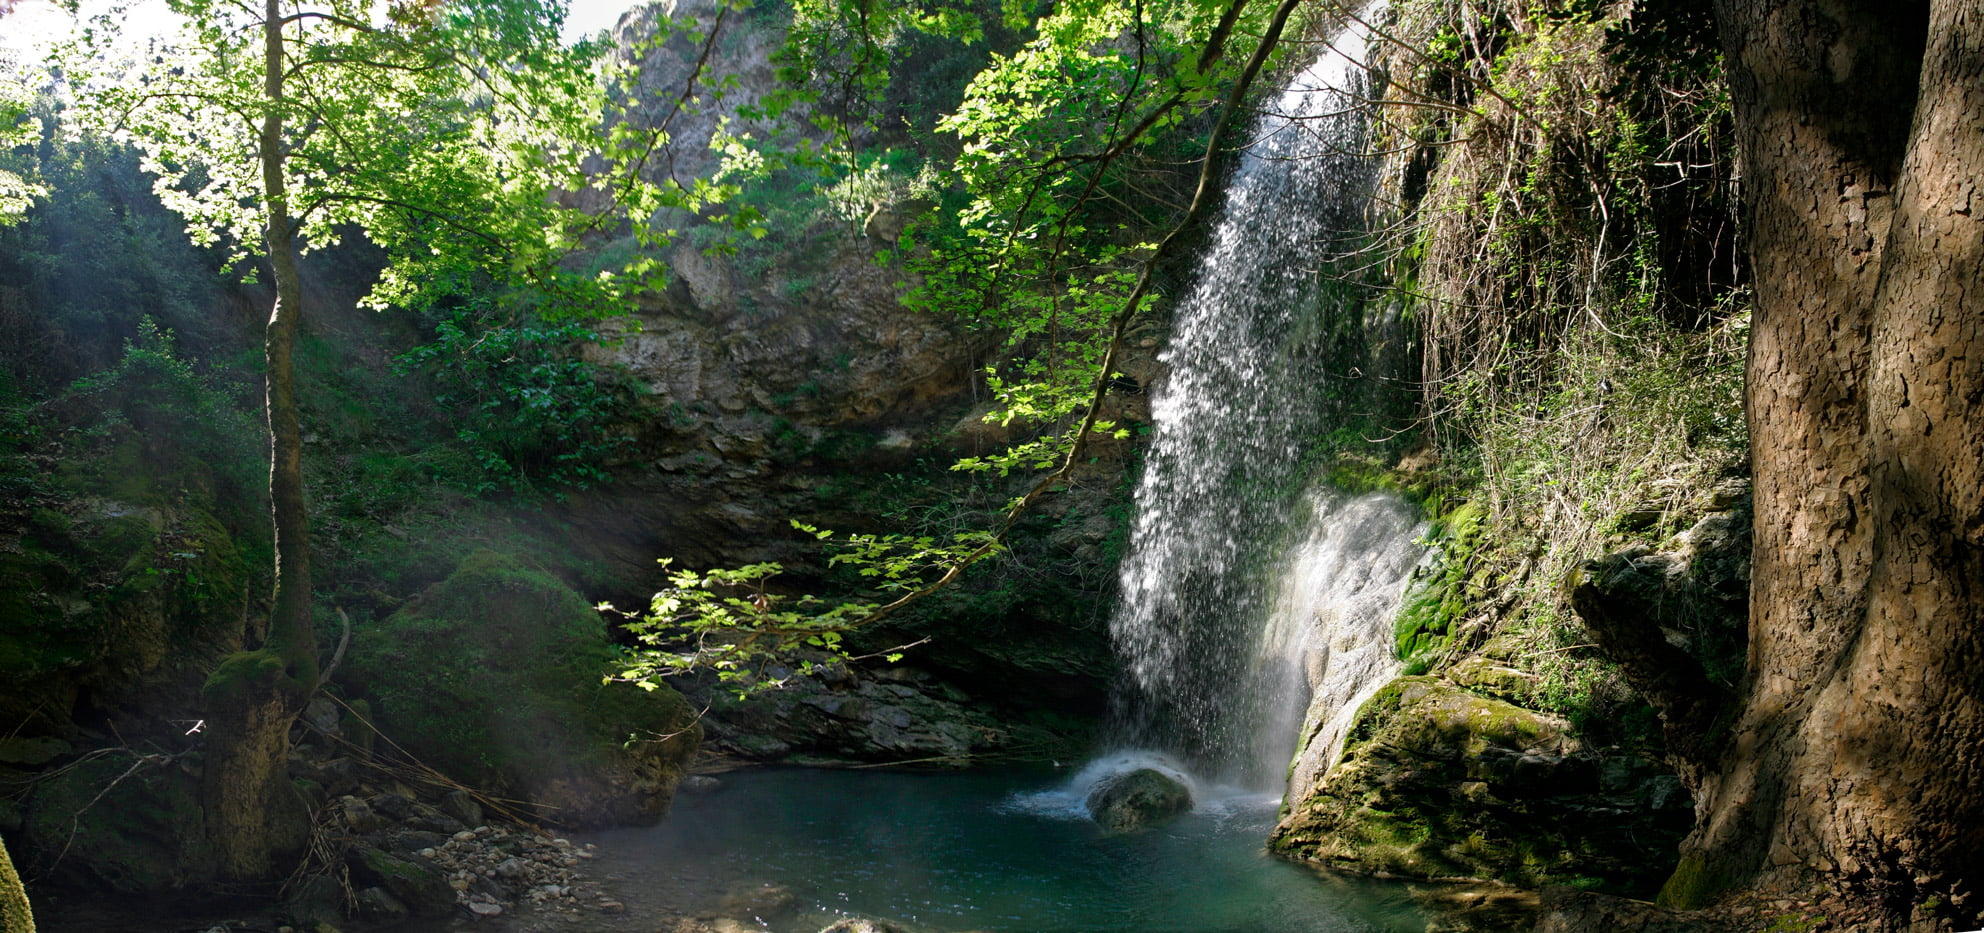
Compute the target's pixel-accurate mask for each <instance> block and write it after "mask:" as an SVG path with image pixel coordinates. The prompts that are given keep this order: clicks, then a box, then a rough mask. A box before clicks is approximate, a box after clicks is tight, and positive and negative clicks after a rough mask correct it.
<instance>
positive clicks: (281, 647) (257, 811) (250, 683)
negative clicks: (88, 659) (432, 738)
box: [202, 0, 318, 878]
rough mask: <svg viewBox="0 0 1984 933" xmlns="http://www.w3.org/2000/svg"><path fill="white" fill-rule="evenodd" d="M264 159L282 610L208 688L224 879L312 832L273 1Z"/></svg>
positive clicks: (304, 566) (290, 277)
mask: <svg viewBox="0 0 1984 933" xmlns="http://www.w3.org/2000/svg"><path fill="white" fill-rule="evenodd" d="M264 10H265V13H264V17H265V22H264V25H263V40H264V41H263V52H264V60H263V77H264V84H263V94H264V97H265V101H264V104H265V106H266V107H267V108H268V109H267V110H266V111H265V113H264V116H263V119H262V131H261V139H260V143H259V156H260V159H261V163H262V181H263V207H264V209H265V211H266V212H267V229H266V231H265V235H266V239H267V245H268V250H269V264H270V266H271V268H272V270H273V272H274V278H275V284H276V303H275V308H274V310H273V311H272V312H271V313H270V315H269V323H268V327H267V329H266V331H265V340H264V352H265V354H266V360H267V366H268V418H269V491H270V495H271V500H272V501H271V506H272V507H271V514H272V518H273V521H274V524H275V599H274V604H275V608H274V616H273V617H272V618H271V619H270V622H269V628H268V632H267V635H266V639H265V641H264V643H263V645H262V647H261V648H260V650H256V651H249V652H242V653H240V654H237V655H235V656H233V657H230V658H229V659H228V660H227V661H225V662H223V663H222V665H221V667H220V669H219V670H217V671H216V672H215V673H214V675H213V676H212V677H211V678H209V679H208V681H207V688H206V695H207V700H208V703H209V719H210V722H211V729H210V735H209V737H208V740H207V744H208V756H207V765H206V773H205V775H204V781H203V790H202V796H203V798H204V800H203V804H204V806H203V810H204V812H205V816H206V821H207V836H208V839H209V840H210V841H211V842H212V844H213V846H214V849H215V854H216V856H217V857H218V860H219V863H220V870H221V872H222V874H223V875H226V876H228V877H233V878H264V877H268V876H269V875H271V874H272V873H273V872H274V870H275V869H276V868H277V867H278V866H277V864H276V862H277V859H279V858H280V857H282V856H283V855H284V854H285V853H286V852H289V851H294V850H298V849H300V848H301V846H302V844H303V842H304V839H303V837H302V832H303V831H304V830H306V829H307V823H301V824H299V822H298V821H297V819H296V813H295V810H296V807H297V805H298V803H297V800H296V796H295V793H294V791H293V790H292V789H291V787H290V783H289V775H288V758H289V727H290V725H291V724H292V723H294V722H295V720H296V715H297V713H298V712H300V711H301V710H302V708H303V703H304V701H306V700H307V699H308V698H309V696H310V694H311V692H313V691H314V690H316V688H317V679H318V669H317V647H316V633H315V629H314V627H313V624H312V620H311V615H310V540H309V531H308V526H307V522H306V519H307V515H306V512H305V510H304V502H303V439H302V430H301V428H300V426H299V423H298V419H297V411H296V384H295V374H294V369H293V366H292V356H293V351H294V348H295V346H296V332H297V326H298V323H299V319H300V317H301V315H302V310H303V308H302V297H303V288H302V284H301V282H300V280H299V279H298V276H297V271H296V235H295V227H294V222H293V221H292V219H291V217H290V215H289V199H288V194H287V190H286V184H285V179H284V177H283V173H284V170H285V165H284V161H285V155H286V153H285V151H284V148H283V147H284V141H283V106H282V104H283V74H284V66H283V34H282V8H281V6H280V4H279V0H266V2H265V6H264Z"/></svg>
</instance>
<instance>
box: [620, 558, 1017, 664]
mask: <svg viewBox="0 0 1984 933" xmlns="http://www.w3.org/2000/svg"><path fill="white" fill-rule="evenodd" d="M793 526H794V527H795V528H797V529H798V530H800V531H802V532H805V533H807V534H808V535H811V536H812V537H813V538H814V539H816V540H819V541H831V542H832V546H833V548H834V551H835V553H834V555H833V557H832V558H831V562H832V563H833V564H834V565H836V566H839V567H843V568H845V569H848V570H850V571H852V572H853V573H854V574H855V575H856V576H858V577H859V578H860V579H861V580H862V582H863V583H864V584H865V585H864V587H863V588H864V589H865V590H866V591H867V592H870V593H872V594H875V595H877V596H880V595H885V594H895V595H898V596H907V595H911V594H914V593H916V592H918V591H920V590H922V589H923V588H924V587H925V586H927V585H928V583H929V582H930V580H931V579H933V578H934V577H935V576H936V575H938V574H940V573H943V572H945V571H947V570H948V569H949V568H951V567H953V566H954V565H956V564H957V563H958V561H960V560H961V559H962V558H964V557H965V556H966V555H969V554H972V553H974V552H978V551H980V550H982V549H983V548H985V547H987V546H990V545H992V544H993V541H992V535H991V534H990V533H989V532H969V533H965V534H960V535H957V536H955V537H954V538H952V539H950V540H949V541H947V542H941V543H940V542H939V541H938V540H937V539H936V538H934V537H928V536H920V537H911V536H907V535H874V534H849V535H843V536H840V537H838V538H836V537H835V534H834V532H831V531H822V530H820V529H817V528H814V527H812V526H810V525H804V524H801V523H799V522H794V523H793ZM670 562H671V561H670V560H668V559H666V558H664V559H663V560H662V561H661V563H662V565H663V566H667V565H668V564H669V563H670ZM783 570H784V568H783V567H781V566H780V565H779V564H777V563H773V562H765V563H757V564H749V565H745V566H742V567H737V568H719V569H713V570H708V571H702V572H698V571H693V570H673V571H670V572H669V577H668V586H666V587H664V588H663V589H662V590H661V591H660V592H658V593H656V594H655V596H654V600H653V602H652V603H650V605H649V607H648V611H647V614H646V615H643V616H641V617H639V618H632V617H631V616H630V621H628V622H627V623H626V629H627V631H628V632H629V633H631V634H632V635H633V636H634V638H635V641H636V643H637V644H638V646H639V648H638V650H636V651H634V652H633V653H631V654H630V655H629V657H628V658H627V659H626V661H625V663H624V665H623V668H622V671H621V673H620V675H619V676H620V677H622V678H624V679H628V680H632V681H633V682H635V683H637V684H641V685H642V686H646V687H650V688H651V687H652V686H654V685H656V684H659V683H660V681H661V679H662V678H665V677H670V676H675V675H679V674H686V673H690V672H697V671H706V672H714V673H715V675H716V676H717V678H718V680H719V681H720V682H721V683H723V684H724V685H726V686H727V687H729V688H731V689H732V690H733V691H734V692H736V693H737V694H738V695H739V696H742V695H745V694H747V693H750V692H753V691H756V690H761V689H765V688H767V687H775V686H777V685H778V684H779V683H780V682H782V681H781V680H780V679H778V678H773V677H771V676H769V673H768V672H769V669H770V667H771V666H772V665H773V664H774V663H780V664H785V663H790V664H792V665H794V667H793V669H794V671H795V672H796V673H797V674H800V675H806V674H811V673H812V672H813V671H814V670H815V668H816V664H815V662H814V661H813V660H811V659H810V658H809V657H808V655H811V654H821V655H824V656H825V657H826V658H828V659H829V660H830V661H850V660H858V659H861V658H865V657H870V656H871V655H862V656H859V657H857V656H856V655H855V654H854V653H853V650H852V648H851V646H850V644H849V641H848V639H849V636H850V635H851V634H852V633H853V632H854V631H856V630H857V629H859V628H862V627H863V626H866V625H869V624H870V623H872V621H873V620H874V619H875V618H877V617H878V616H879V615H880V614H881V610H882V609H883V606H882V605H881V604H880V603H877V602H874V601H872V600H867V599H843V600H827V599H822V598H820V597H817V596H811V595H802V596H798V597H790V596H786V595H783V594H780V593H777V592H774V591H773V590H772V589H771V582H772V580H773V578H775V577H776V576H777V575H778V574H779V573H781V572H782V571H783ZM600 608H601V609H602V610H610V609H612V607H611V606H607V605H602V606H601V607H600ZM880 656H881V657H883V658H884V659H885V660H887V661H890V662H894V661H897V660H899V659H900V658H901V657H902V654H901V652H900V650H896V649H891V650H887V651H884V652H882V653H881V655H880Z"/></svg>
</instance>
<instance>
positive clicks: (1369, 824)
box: [1269, 677, 1693, 891]
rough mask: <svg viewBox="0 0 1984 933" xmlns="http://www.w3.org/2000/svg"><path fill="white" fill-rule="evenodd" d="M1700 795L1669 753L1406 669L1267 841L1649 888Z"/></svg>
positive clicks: (1438, 866) (1450, 868) (1441, 872)
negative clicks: (1588, 733) (1660, 754)
mask: <svg viewBox="0 0 1984 933" xmlns="http://www.w3.org/2000/svg"><path fill="white" fill-rule="evenodd" d="M1692 806H1693V805H1692V801H1691V800H1690V799H1689V798H1688V795H1687V793H1686V792H1685V791H1683V790H1682V788H1681V784H1680V781H1679V780H1678V779H1676V778H1675V777H1674V775H1673V774H1672V772H1670V771H1668V770H1666V769H1665V768H1664V767H1663V766H1661V765H1660V764H1658V763H1656V762H1653V761H1650V760H1647V759H1645V758H1643V757H1640V756H1637V755H1633V754H1631V753H1628V752H1624V751H1621V750H1617V749H1605V750H1598V749H1590V748H1586V747H1585V746H1584V745H1583V744H1582V743H1581V742H1579V741H1578V740H1577V739H1576V738H1574V737H1572V736H1571V734H1570V728H1569V724H1568V723H1565V722H1563V721H1562V720H1559V719H1556V718H1555V717H1551V716H1547V715H1544V714H1541V713H1537V712H1534V711H1531V710H1526V709H1523V708H1521V707H1518V706H1515V705H1512V704H1510V703H1506V702H1503V701H1501V700H1496V699H1491V698H1488V697H1485V696H1482V695H1480V694H1477V693H1474V692H1473V691H1471V690H1468V689H1466V688H1464V687H1461V686H1459V685H1456V684H1453V683H1451V682H1448V681H1445V680H1442V679H1440V678H1437V677H1402V678H1399V679H1398V680H1397V681H1394V682H1393V684H1392V685H1391V686H1388V687H1386V688H1385V689H1384V690H1382V691H1380V692H1379V694H1378V695H1377V696H1376V697H1374V698H1373V699H1372V700H1371V701H1370V702H1369V703H1367V704H1366V705H1365V707H1364V708H1363V710H1362V711H1361V712H1360V714H1359V719H1358V724H1357V726H1356V727H1355V728H1354V730H1353V732H1352V736H1351V739H1350V742H1349V743H1348V744H1347V745H1346V748H1345V755H1344V760H1343V762H1342V764H1340V765H1339V766H1338V767H1337V768H1336V769H1335V770H1333V771H1331V772H1330V773H1329V775H1327V776H1326V777H1325V778H1324V779H1323V780H1322V781H1321V782H1320V783H1319V784H1318V785H1317V786H1316V787H1315V788H1314V789H1313V790H1312V791H1311V793H1309V794H1308V795H1307V796H1305V797H1304V798H1302V799H1300V800H1297V801H1296V802H1295V803H1294V804H1293V806H1291V807H1290V809H1289V812H1288V813H1287V814H1286V815H1285V816H1284V817H1283V819H1282V821H1281V823H1280V825H1278V826H1277V827H1276V828H1275V832H1274V836H1273V838H1272V839H1271V841H1270V843H1269V845H1270V846H1271V847H1272V848H1273V849H1275V850H1276V851H1278V852H1281V853H1283V854H1286V855H1291V856H1295V857H1299V858H1303V859H1308V860H1313V861H1318V862H1322V863H1324V864H1326V865H1329V866H1331V867H1333V868H1337V869H1342V870H1348V871H1355V872H1360V873H1366V874H1376V873H1386V874H1391V875H1398V876H1403V877H1412V878H1429V879H1431V878H1453V879H1475V878H1479V879H1496V880H1504V881H1511V882H1515V883H1519V884H1523V885H1526V886H1536V885H1541V884H1545V883H1552V882H1577V883H1580V884H1590V883H1592V882H1593V881H1597V882H1601V883H1603V884H1605V885H1607V886H1609V887H1615V888H1620V889H1624V890H1629V891H1639V890H1641V889H1645V888H1648V887H1650V886H1658V884H1659V882H1660V880H1661V879H1662V878H1663V877H1664V876H1665V874H1666V871H1667V869H1668V868H1669V867H1670V865H1671V860H1672V859H1673V857H1674V855H1673V853H1674V852H1675V847H1676V846H1677V845H1678V844H1679V841H1680V838H1681V836H1682V835H1683V834H1684V833H1686V831H1687V829H1688V827H1689V826H1690V825H1691V823H1692V816H1693V809H1692Z"/></svg>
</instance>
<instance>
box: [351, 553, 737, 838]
mask: <svg viewBox="0 0 1984 933" xmlns="http://www.w3.org/2000/svg"><path fill="white" fill-rule="evenodd" d="M349 667H350V674H349V677H350V679H351V680H352V681H353V683H354V685H355V686H357V687H358V689H359V690H361V691H363V692H364V693H366V694H369V695H370V696H371V697H372V698H373V700H374V701H375V707H374V708H375V710H376V717H377V724H378V726H379V728H380V730H381V734H382V735H383V736H384V737H386V738H388V739H391V740H392V742H394V743H397V745H398V746H399V747H400V748H402V749H404V750H405V751H406V752H407V753H409V754H410V755H412V756H413V757H415V758H417V759H419V760H420V761H421V762H422V763H424V764H426V765H428V766H430V767H433V768H435V769H437V770H439V771H441V772H442V773H444V774H447V775H449V776H450V777H452V778H454V779H455V780H458V781H462V782H465V783H468V784H470V785H474V786H477V787H481V788H485V789H488V790H491V791H495V792H497V793H500V794H504V795H508V796H512V797H517V798H520V799H523V800H527V801H529V802H531V803H533V804H535V805H537V806H539V807H542V808H543V809H544V814H543V816H544V818H545V819H548V820H550V821H552V822H556V823H559V824H563V825H571V826H591V825H606V824H614V823H626V822H639V821H644V820H653V819H657V818H659V817H660V816H661V815H662V814H663V813H664V812H665V811H666V810H667V807H668V802H669V800H670V799H671V798H672V797H673V795H674V791H675V785H676V783H677V782H678V781H679V780H680V779H681V776H682V773H683V770H684V768H685V767H686V766H687V765H688V763H689V760H690V759H691V758H693V757H694V756H695V754H696V750H697V747H698V745H699V744H700V742H701V740H702V730H701V727H700V726H699V725H698V724H697V722H696V714H695V711H694V710H692V709H690V707H689V705H688V703H687V702H685V701H684V700H683V699H682V697H681V695H680V694H677V693H676V692H675V691H673V690H670V689H668V688H666V687H661V688H658V689H655V690H653V691H648V690H643V689H641V688H639V687H636V686H633V685H631V684H626V683H619V682H612V683H606V682H602V680H603V677H604V676H605V675H606V674H608V673H609V672H610V671H611V669H612V648H611V646H610V644H609V643H608V641H607V633H606V626H605V623H604V622H603V621H602V620H601V619H600V616H599V614H598V613H597V612H595V611H594V610H593V608H592V607H591V606H590V605H588V604H587V603H586V601H585V600H584V599H582V598H580V597H579V595H578V594H577V593H575V592H573V591H572V590H571V589H570V588H569V587H567V586H565V585H564V584H563V583H562V582H560V581H559V580H558V579H557V578H555V577H552V576H551V575H549V574H547V573H544V572H542V571H540V570H536V569H533V568H530V567H526V566H523V565H521V564H519V563H517V562H515V561H513V560H511V559H509V558H506V557H504V556H502V555H500V554H497V553H495V552H492V551H487V550H485V551H478V552H476V553H475V554H472V555H470V556H469V557H468V558H467V559H465V560H464V561H463V562H462V564H461V566H460V567H459V568H457V569H456V571H455V572H454V574H453V575H451V576H449V577H448V578H447V579H446V580H443V581H442V582H440V583H437V584H435V585H434V586H432V587H429V588H428V589H427V591H426V592H424V593H422V594H421V595H420V597H419V598H417V599H415V600H413V601H412V602H410V603H408V604H407V605H406V606H405V607H403V608H401V609H400V611H398V612H396V613H394V614H393V615H392V616H390V617H388V618H386V619H385V620H383V621H382V622H380V623H378V624H376V625H370V626H363V627H361V630H360V631H359V632H358V633H357V634H355V635H354V637H353V640H352V648H351V659H350V661H349ZM380 747H381V748H382V749H384V748H386V747H387V746H386V745H385V743H383V742H382V743H381V744H380Z"/></svg>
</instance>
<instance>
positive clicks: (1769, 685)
mask: <svg viewBox="0 0 1984 933" xmlns="http://www.w3.org/2000/svg"><path fill="white" fill-rule="evenodd" d="M1717 13H1718V16H1719V17H1720V24H1721V29H1722V33H1723V36H1724V42H1725V51H1726V52H1727V66H1728V70H1729V75H1730V85H1731V91H1732V95H1733V98H1734V103H1735V106H1736V120H1737V126H1738V132H1739V139H1738V141H1739V146H1740V147H1741V158H1742V163H1743V172H1744V174H1743V185H1744V192H1745V195H1746V199H1747V201H1748V204H1749V211H1750V213H1749V228H1748V231H1747V233H1748V238H1749V248H1750V251H1751V255H1752V260H1753V268H1754V270H1755V273H1756V276H1755V279H1756V282H1757V304H1756V312H1755V317H1754V320H1753V323H1752V337H1751V340H1752V343H1751V354H1750V368H1749V379H1750V385H1749V421H1750V432H1751V444H1752V450H1753V453H1752V465H1753V467H1754V470H1755V477H1756V538H1755V555H1754V564H1753V578H1752V588H1751V601H1750V611H1751V619H1750V649H1749V650H1750V654H1749V663H1748V669H1747V672H1746V677H1745V682H1744V687H1743V692H1742V694H1741V696H1740V699H1739V706H1738V708H1737V709H1736V710H1735V711H1734V716H1733V719H1732V721H1731V724H1730V727H1729V731H1728V732H1727V733H1726V735H1724V736H1722V737H1720V738H1719V741H1718V742H1716V743H1714V744H1713V745H1712V746H1710V747H1711V752H1710V757H1709V758H1708V759H1707V760H1705V761H1703V762H1701V764H1702V765H1703V767H1702V768H1701V774H1702V778H1701V781H1700V784H1699V786H1697V787H1696V788H1694V790H1695V791H1696V794H1697V801H1698V804H1697V806H1698V812H1697V816H1698V822H1697V827H1696V830H1695V832H1694V834H1693V835H1692V836H1691V837H1690V838H1689V840H1688V842H1687V843H1686V844H1685V845H1684V847H1683V852H1682V855H1683V858H1682V864H1681V869H1680V870H1679V871H1678V872H1677V873H1676V875H1675V877H1674V879H1673V880H1672V881H1670V882H1669V884H1668V886H1667V889H1666V890H1665V891H1664V892H1663V899H1664V900H1666V901H1668V902H1670V903H1674V904H1676V905H1679V906H1693V905H1696V904H1700V903H1704V902H1706V901H1708V900H1710V899H1712V898H1713V897H1714V896H1715V895H1716V894H1717V893H1719V892H1720V891H1721V890H1724V889H1726V888H1728V887H1731V886H1733V885H1739V884H1751V885H1754V886H1756V887H1758V888H1760V889H1762V890H1765V891H1771V890H1787V891H1792V890H1796V891H1810V890H1813V889H1815V888H1824V889H1826V890H1831V891H1836V892H1844V893H1846V894H1847V895H1848V896H1849V897H1851V898H1853V899H1856V900H1859V901H1861V902H1862V903H1863V905H1864V906H1866V907H1867V908H1868V909H1869V910H1870V911H1871V913H1870V914H1869V916H1868V918H1867V919H1866V921H1865V922H1866V923H1867V924H1869V926H1868V928H1870V929H1875V928H1879V929H1903V928H1909V927H1910V924H1911V923H1914V924H1915V925H1916V926H1915V928H1919V929H1924V930H1936V929H1958V928H1961V929H1972V928H1976V927H1978V926H1980V925H1984V924H1980V917H1984V896H1976V895H1972V894H1971V892H1969V891H1968V890H1967V887H1968V885H1969V884H1971V883H1972V879H1975V878H1977V877H1979V875H1978V869H1979V868H1980V867H1984V797H1980V795H1979V793H1978V788H1979V787H1984V752H1980V749H1984V741H1980V740H1984V598H1980V597H1984V593H1980V592H1979V590H1980V588H1984V558H1980V554H1981V553H1984V508H1981V506H1984V498H1980V496H1984V493H1980V489H1984V227H1980V225H1979V222H1978V221H1979V215H1984V197H1980V198H1978V202H1979V203H1977V204H1976V205H1975V206H1974V207H1973V206H1972V204H1971V200H1972V195H1973V191H1974V190H1975V188H1976V186H1977V184H1978V182H1979V181H1980V180H1984V129H1980V125H1979V121H1978V117H1977V115H1978V114H1979V113H1984V22H1980V21H1979V13H1978V11H1977V10H1976V9H1975V7H1974V5H1973V4H1970V3H1966V2H1961V0H1935V2H1934V3H1933V4H1897V3H1894V2H1893V0H1720V2H1719V3H1718V8H1717ZM1925 53H1926V54H1925Z"/></svg>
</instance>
